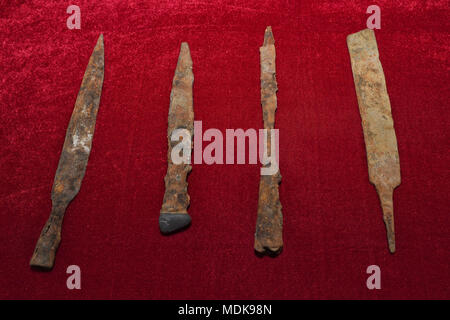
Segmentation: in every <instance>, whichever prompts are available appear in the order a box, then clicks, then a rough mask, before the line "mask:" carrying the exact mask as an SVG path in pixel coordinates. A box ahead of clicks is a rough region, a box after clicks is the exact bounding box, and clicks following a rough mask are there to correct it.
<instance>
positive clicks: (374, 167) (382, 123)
mask: <svg viewBox="0 0 450 320" xmlns="http://www.w3.org/2000/svg"><path fill="white" fill-rule="evenodd" d="M347 45H348V50H349V52H350V58H351V64H352V70H353V79H354V82H355V87H356V95H357V97H358V105H359V112H360V114H361V119H362V127H363V131H364V141H365V144H366V152H367V163H368V167H369V180H370V182H371V183H373V184H374V185H375V187H376V190H377V192H378V195H379V198H380V202H381V207H382V210H383V220H384V222H385V225H386V232H387V238H388V245H389V251H390V252H391V253H394V252H395V231H394V209H393V192H394V189H395V188H396V187H397V186H398V185H400V182H401V178H400V161H399V156H398V148H397V138H396V136H395V130H394V122H393V119H392V114H391V104H390V101H389V95H388V93H387V89H386V81H385V78H384V73H383V68H382V66H381V62H380V60H379V53H378V47H377V41H376V39H375V33H374V31H373V30H370V29H365V30H362V31H360V32H357V33H354V34H351V35H349V36H348V37H347Z"/></svg>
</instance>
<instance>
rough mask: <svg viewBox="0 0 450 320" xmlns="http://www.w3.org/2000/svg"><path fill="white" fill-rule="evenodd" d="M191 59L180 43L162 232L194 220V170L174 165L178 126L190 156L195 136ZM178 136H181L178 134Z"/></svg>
mask: <svg viewBox="0 0 450 320" xmlns="http://www.w3.org/2000/svg"><path fill="white" fill-rule="evenodd" d="M193 82H194V74H193V73H192V59H191V53H190V51H189V46H188V44H187V43H186V42H183V43H182V44H181V49H180V55H179V57H178V63H177V68H176V70H175V76H174V77H173V82H172V91H171V93H170V107H169V119H168V122H169V124H168V128H167V143H168V147H169V148H168V152H167V163H168V167H167V173H166V176H165V178H164V181H165V187H166V191H165V193H164V199H163V204H162V207H161V211H160V216H159V228H160V230H161V232H162V233H163V234H169V233H173V232H176V231H179V230H181V229H184V228H186V227H187V226H188V225H189V224H190V223H191V217H190V216H189V214H188V212H187V209H188V207H189V202H190V198H189V195H188V193H187V187H188V183H187V176H188V174H189V173H190V172H191V170H192V166H191V165H190V162H189V163H181V164H175V163H173V161H172V156H171V155H172V149H173V147H174V146H175V145H177V144H178V143H180V142H179V141H172V139H171V138H172V133H173V131H174V130H176V129H186V130H187V131H188V132H189V135H190V148H189V159H190V156H191V149H192V137H193V135H194V105H193V98H192V84H193ZM177 138H178V137H177Z"/></svg>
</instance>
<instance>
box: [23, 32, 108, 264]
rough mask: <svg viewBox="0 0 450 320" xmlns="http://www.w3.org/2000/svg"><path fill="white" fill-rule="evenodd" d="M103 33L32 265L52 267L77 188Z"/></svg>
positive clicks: (91, 123) (99, 81) (97, 91)
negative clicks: (68, 210)
mask: <svg viewBox="0 0 450 320" xmlns="http://www.w3.org/2000/svg"><path fill="white" fill-rule="evenodd" d="M104 62H105V58H104V49H103V35H100V37H99V38H98V40H97V44H96V46H95V48H94V51H93V52H92V55H91V58H90V59H89V64H88V66H87V67H86V71H85V73H84V77H83V81H82V83H81V88H80V91H79V92H78V97H77V100H76V102H75V107H74V109H73V113H72V117H71V119H70V122H69V126H68V128H67V132H66V139H65V141H64V146H63V150H62V152H61V157H60V159H59V164H58V169H57V170H56V174H55V179H54V182H53V188H52V211H51V214H50V217H49V219H48V220H47V223H46V224H45V226H44V228H43V229H42V232H41V235H40V237H39V239H38V241H37V244H36V248H35V249H34V253H33V256H32V258H31V261H30V265H31V266H32V267H37V268H43V269H51V268H52V267H53V265H54V261H55V254H56V251H57V249H58V246H59V243H60V241H61V227H62V222H63V218H64V213H65V211H66V208H67V206H68V205H69V203H70V201H72V199H73V198H74V197H75V196H76V195H77V193H78V191H79V190H80V186H81V181H82V180H83V177H84V173H85V171H86V166H87V163H88V160H89V154H90V152H91V147H92V138H93V136H94V130H95V120H96V118H97V111H98V107H99V104H100V95H101V92H102V85H103V74H104Z"/></svg>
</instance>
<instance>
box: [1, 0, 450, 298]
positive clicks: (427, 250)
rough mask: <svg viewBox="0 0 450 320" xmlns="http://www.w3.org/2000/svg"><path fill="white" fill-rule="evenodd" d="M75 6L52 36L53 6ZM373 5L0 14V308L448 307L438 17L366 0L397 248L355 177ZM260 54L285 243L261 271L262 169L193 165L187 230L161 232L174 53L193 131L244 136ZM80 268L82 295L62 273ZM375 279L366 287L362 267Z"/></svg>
mask: <svg viewBox="0 0 450 320" xmlns="http://www.w3.org/2000/svg"><path fill="white" fill-rule="evenodd" d="M69 4H77V5H79V6H80V8H81V30H69V29H68V28H67V27H66V19H67V17H68V16H69V15H68V14H67V13H66V8H67V6H68V5H69ZM371 4H374V3H373V1H334V0H329V1H312V0H311V1H284V2H276V1H256V0H255V1H245V2H244V1H242V2H241V1H231V2H229V1H216V2H212V1H211V2H208V1H186V0H182V1H168V0H158V1H140V2H138V1H118V0H117V1H97V2H93V1H75V2H74V1H59V2H54V3H51V2H49V1H43V0H36V1H32V2H31V1H30V2H25V1H8V0H6V1H5V0H2V1H1V2H0V29H1V32H0V46H1V52H0V54H1V63H0V67H1V69H0V71H1V84H2V85H1V87H0V112H1V117H0V146H1V156H0V166H1V176H0V193H1V196H0V212H1V215H0V228H1V229H0V231H1V232H0V246H1V247H0V298H3V299H12V298H25V299H34V298H43V299H47V298H58V299H69V298H70V299H78V298H94V299H101V298H106V299H109V298H111V299H117V298H143V299H158V298H160V299H175V298H176V299H203V298H207V299H216V298H224V299H231V298H232V299H254V298H255V299H262V298H267V299H272V298H273V299H337V298H351V299H382V298H383V299H391V298H400V299H419V298H420V299H422V298H423V299H428V298H438V299H442V298H447V299H448V298H450V295H449V284H450V281H449V280H450V272H449V271H450V270H449V263H450V259H449V249H450V248H449V244H450V239H449V219H450V217H449V196H448V192H449V169H448V166H449V160H450V159H449V152H448V151H449V134H448V128H449V111H448V107H449V106H448V101H449V97H450V92H449V89H448V83H449V70H450V65H449V50H448V48H449V45H450V44H449V27H450V26H449V20H448V14H449V8H448V2H447V1H409V0H405V1H402V0H400V1H387V0H386V1H377V2H376V3H375V4H377V5H379V6H380V7H381V30H377V31H376V37H377V41H378V46H379V51H380V59H381V62H382V65H383V68H384V72H385V76H386V82H387V88H388V92H389V95H390V100H391V104H392V114H393V118H394V122H395V129H396V134H397V139H398V146H399V154H400V164H401V174H402V184H401V185H400V187H398V188H397V189H396V191H395V194H394V210H395V228H396V236H397V253H395V254H394V255H391V254H389V252H388V249H387V243H386V234H385V228H384V224H383V221H382V213H381V208H380V205H379V201H378V197H377V194H376V191H375V189H374V187H373V186H372V185H370V184H369V180H368V173H367V163H366V155H365V149H364V140H363V134H362V128H361V123H360V122H361V119H360V115H359V111H358V105H357V100H356V94H355V88H354V84H353V78H352V72H351V66H350V58H349V54H348V50H347V45H346V36H347V35H348V34H350V33H353V32H357V31H359V30H361V29H364V28H365V26H366V19H367V17H368V16H369V15H368V14H366V13H365V12H366V8H367V7H368V6H369V5H371ZM267 25H271V26H272V28H273V32H274V36H275V40H276V50H277V60H276V62H277V80H278V86H279V91H278V112H277V116H276V126H277V127H278V128H279V129H280V161H281V164H280V167H281V174H282V176H283V182H282V184H281V187H280V198H281V202H282V204H283V214H284V223H285V225H284V240H285V248H284V251H283V253H282V254H281V255H280V256H279V257H277V258H268V257H265V258H258V257H257V256H255V254H254V251H253V233H254V231H255V221H256V212H257V202H258V184H259V165H206V164H201V165H194V167H193V171H192V173H191V175H190V177H189V194H190V196H191V207H190V209H189V213H190V214H191V216H192V219H193V223H192V226H191V227H190V228H189V229H188V230H186V231H184V232H182V233H179V234H176V235H173V236H169V237H165V236H162V235H161V234H160V232H159V228H158V216H159V210H160V207H161V203H162V198H163V193H164V181H163V178H164V175H165V172H166V168H167V165H166V152H167V140H166V130H167V112H168V107H169V94H170V89H171V81H172V77H173V74H174V69H175V66H176V62H177V57H178V53H179V48H180V43H181V42H182V41H187V42H188V43H189V45H190V48H191V54H192V59H193V63H194V68H193V71H194V75H195V81H194V109H195V118H196V120H201V121H203V130H206V129H208V128H218V129H220V130H221V131H222V132H225V129H228V128H232V129H236V128H243V129H248V128H255V129H258V128H261V127H262V114H261V107H260V87H259V76H260V73H259V68H260V66H259V49H258V48H259V47H260V46H261V44H262V42H263V35H264V30H265V28H266V26H267ZM100 33H103V34H104V39H105V79H104V85H103V93H102V97H101V103H100V109H99V112H98V118H97V126H96V131H95V136H94V141H93V149H92V153H91V156H90V160H89V165H88V167H87V172H86V176H85V178H84V180H83V184H82V187H81V191H80V193H79V194H78V196H77V197H76V198H75V200H74V201H73V202H72V203H71V205H70V206H69V208H68V210H67V212H66V217H65V221H64V226H63V234H62V243H61V246H60V249H59V251H58V254H57V258H56V265H55V268H54V269H53V271H52V272H49V273H41V272H36V271H32V270H30V268H29V266H28V263H29V259H30V257H31V254H32V252H33V249H34V246H35V243H36V240H37V238H38V236H39V233H40V232H41V228H42V226H43V225H44V223H45V221H46V219H47V218H48V215H49V213H50V209H51V202H50V191H51V187H52V183H53V177H54V174H55V170H56V167H57V164H58V159H59V155H60V152H61V148H62V144H63V141H64V136H65V132H66V128H67V124H68V121H69V118H70V115H71V113H72V110H73V106H74V103H75V99H76V96H77V93H78V90H79V87H80V83H81V79H82V77H83V73H84V70H85V68H86V65H87V62H88V59H89V56H90V54H91V52H92V50H93V48H94V45H95V43H96V40H97V38H98V36H99V34H100ZM72 264H75V265H78V266H80V268H81V272H82V274H81V280H82V289H81V290H68V289H67V288H66V278H67V276H68V275H67V274H66V268H67V267H68V266H69V265H72ZM373 264H375V265H378V266H380V268H381V286H382V289H381V290H368V289H367V288H366V279H367V277H368V275H367V274H366V268H367V267H368V266H369V265H373Z"/></svg>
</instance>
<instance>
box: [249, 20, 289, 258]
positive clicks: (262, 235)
mask: <svg viewBox="0 0 450 320" xmlns="http://www.w3.org/2000/svg"><path fill="white" fill-rule="evenodd" d="M259 52H260V60H261V62H260V63H261V106H262V111H263V120H264V129H266V130H267V145H266V148H267V153H268V154H269V153H270V152H271V150H272V148H271V141H272V139H271V136H272V134H273V132H272V130H273V129H274V125H275V111H276V109H277V95H276V92H277V91H278V87H277V81H276V78H275V40H274V38H273V34H272V28H271V27H270V26H269V27H267V28H266V31H265V34H264V44H263V46H262V47H260V48H259ZM271 165H273V164H272V163H267V164H265V165H264V166H267V167H270V166H271ZM276 167H277V168H278V164H276ZM280 182H281V174H280V171H279V170H277V171H276V173H275V174H272V175H261V178H260V182H259V200H258V217H257V221H256V232H255V250H256V251H257V252H258V253H266V254H272V255H273V254H275V255H276V254H278V253H280V252H281V249H282V247H283V215H282V213H281V203H280V197H279V194H278V185H279V184H280Z"/></svg>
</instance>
